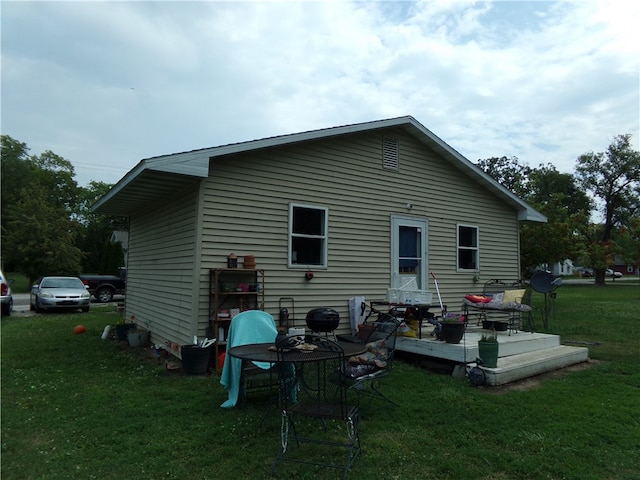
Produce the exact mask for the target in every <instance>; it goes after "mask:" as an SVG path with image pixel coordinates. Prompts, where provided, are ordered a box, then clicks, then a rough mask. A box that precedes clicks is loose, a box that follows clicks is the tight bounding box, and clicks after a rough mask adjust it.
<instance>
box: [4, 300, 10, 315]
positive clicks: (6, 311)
mask: <svg viewBox="0 0 640 480" xmlns="http://www.w3.org/2000/svg"><path fill="white" fill-rule="evenodd" d="M2 316H3V317H10V316H11V304H10V303H3V304H2Z"/></svg>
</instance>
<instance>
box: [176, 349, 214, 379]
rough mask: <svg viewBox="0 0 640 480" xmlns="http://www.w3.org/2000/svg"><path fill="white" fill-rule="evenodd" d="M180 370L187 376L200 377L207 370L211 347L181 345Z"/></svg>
mask: <svg viewBox="0 0 640 480" xmlns="http://www.w3.org/2000/svg"><path fill="white" fill-rule="evenodd" d="M181 354H182V370H183V371H184V373H186V374H187V375H202V374H204V373H207V371H208V369H209V355H210V354H211V347H207V348H202V347H199V346H197V345H183V346H182V348H181Z"/></svg>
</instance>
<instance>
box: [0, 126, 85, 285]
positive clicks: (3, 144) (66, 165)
mask: <svg viewBox="0 0 640 480" xmlns="http://www.w3.org/2000/svg"><path fill="white" fill-rule="evenodd" d="M28 152H29V149H28V148H27V146H26V144H24V143H21V142H19V141H17V140H15V139H13V138H11V137H9V136H6V135H3V136H2V137H1V138H0V154H1V161H2V164H1V169H2V192H0V194H1V201H2V223H1V229H2V232H1V233H2V261H3V262H4V263H5V264H6V265H7V266H8V267H10V268H11V269H12V270H16V271H21V272H23V273H25V274H26V275H28V276H29V278H30V280H33V279H35V278H36V277H37V276H39V275H43V274H53V273H57V274H65V275H77V274H78V273H79V272H80V263H81V259H82V257H83V253H82V251H81V250H80V249H79V248H78V247H77V246H76V244H75V242H76V239H77V237H78V235H79V234H80V233H81V229H80V225H79V223H78V222H77V221H75V220H73V219H72V218H71V217H72V213H73V212H74V211H76V210H77V207H78V195H79V188H78V186H77V184H76V182H75V180H74V175H75V173H74V169H73V165H72V164H71V162H69V161H68V160H65V159H64V158H62V157H60V156H58V155H56V154H54V153H53V152H50V151H46V152H44V153H42V154H41V155H38V156H32V155H29V153H28Z"/></svg>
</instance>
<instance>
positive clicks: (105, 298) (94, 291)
mask: <svg viewBox="0 0 640 480" xmlns="http://www.w3.org/2000/svg"><path fill="white" fill-rule="evenodd" d="M118 270H119V271H118V275H80V280H82V283H84V284H85V285H86V286H87V290H89V293H90V294H91V295H93V296H94V297H95V298H96V300H98V301H99V302H101V303H108V302H110V301H111V300H113V296H114V295H124V294H125V293H126V291H127V269H126V268H125V267H120V268H119V269H118Z"/></svg>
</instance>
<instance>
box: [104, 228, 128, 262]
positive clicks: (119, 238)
mask: <svg viewBox="0 0 640 480" xmlns="http://www.w3.org/2000/svg"><path fill="white" fill-rule="evenodd" d="M109 241H110V242H111V243H119V244H120V245H121V246H122V252H123V253H124V266H125V267H126V266H127V257H128V255H127V253H128V251H129V232H126V231H124V230H114V231H113V232H111V238H109Z"/></svg>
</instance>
